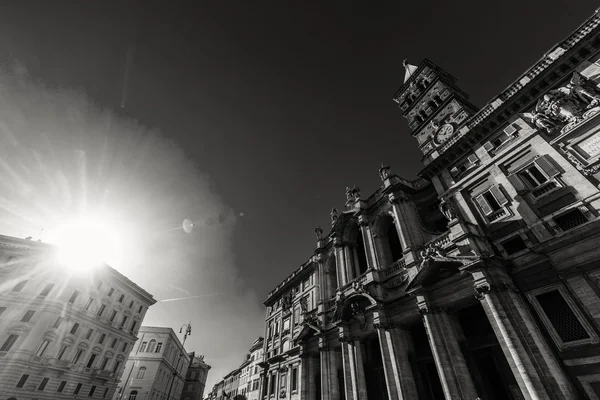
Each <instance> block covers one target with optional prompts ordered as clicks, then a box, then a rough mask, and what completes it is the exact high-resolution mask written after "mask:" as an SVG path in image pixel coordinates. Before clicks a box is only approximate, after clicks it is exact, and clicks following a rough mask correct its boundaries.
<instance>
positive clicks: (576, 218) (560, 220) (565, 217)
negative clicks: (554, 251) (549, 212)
mask: <svg viewBox="0 0 600 400" xmlns="http://www.w3.org/2000/svg"><path fill="white" fill-rule="evenodd" d="M553 220H554V222H555V223H556V225H558V227H559V228H560V229H561V230H562V231H563V232H566V231H568V230H571V229H573V228H576V227H578V226H579V225H583V224H585V223H586V222H587V221H588V219H587V217H586V216H585V215H584V213H583V212H582V211H581V210H580V209H579V208H573V209H572V210H570V211H567V212H566V213H564V214H561V215H559V216H557V217H554V218H553Z"/></svg>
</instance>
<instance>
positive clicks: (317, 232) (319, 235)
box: [315, 226, 323, 240]
mask: <svg viewBox="0 0 600 400" xmlns="http://www.w3.org/2000/svg"><path fill="white" fill-rule="evenodd" d="M315 235H316V236H317V240H321V239H323V229H321V227H320V226H317V228H316V229H315Z"/></svg>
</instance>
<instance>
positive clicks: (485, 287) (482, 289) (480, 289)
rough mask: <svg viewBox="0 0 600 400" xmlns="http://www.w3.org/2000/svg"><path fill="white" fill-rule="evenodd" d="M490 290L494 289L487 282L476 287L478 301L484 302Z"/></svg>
mask: <svg viewBox="0 0 600 400" xmlns="http://www.w3.org/2000/svg"><path fill="white" fill-rule="evenodd" d="M490 290H492V288H491V287H490V285H489V283H487V282H485V283H482V284H480V285H477V286H475V298H476V299H477V300H483V299H484V298H485V295H486V294H488V293H489V292H490Z"/></svg>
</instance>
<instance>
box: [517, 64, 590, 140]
mask: <svg viewBox="0 0 600 400" xmlns="http://www.w3.org/2000/svg"><path fill="white" fill-rule="evenodd" d="M599 105H600V90H599V89H598V87H597V86H596V85H595V84H594V83H593V82H592V81H590V80H589V79H587V78H586V77H584V76H583V75H581V74H580V73H579V72H574V73H573V75H572V76H571V80H570V81H569V83H568V84H567V85H565V86H562V87H560V88H558V89H556V90H550V91H548V92H547V93H546V94H544V96H542V98H540V99H539V100H538V102H537V105H536V106H535V109H534V110H532V111H531V112H526V113H523V114H521V116H523V117H525V118H526V119H527V120H528V121H529V122H531V123H532V124H534V125H535V126H536V127H537V128H539V129H542V130H545V131H546V132H547V133H549V134H554V133H555V132H556V131H558V130H559V129H560V131H561V132H562V133H566V132H568V131H569V130H571V129H572V128H574V127H575V126H576V125H578V124H579V123H580V122H581V121H582V120H585V119H587V118H590V117H591V116H592V115H595V114H596V113H597V110H596V109H598V106H599Z"/></svg>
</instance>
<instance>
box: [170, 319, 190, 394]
mask: <svg viewBox="0 0 600 400" xmlns="http://www.w3.org/2000/svg"><path fill="white" fill-rule="evenodd" d="M184 331H185V333H184V334H183V343H182V344H181V348H182V349H183V350H185V348H184V346H185V340H186V339H187V337H188V335H191V334H192V323H191V322H188V323H187V324H183V325H181V328H179V333H182V332H184ZM181 356H183V351H179V359H178V360H177V365H176V367H175V370H174V371H173V379H172V380H171V386H169V394H168V395H167V400H170V399H171V390H172V389H173V383H174V382H175V377H176V376H177V369H178V368H179V361H180V360H181Z"/></svg>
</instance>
